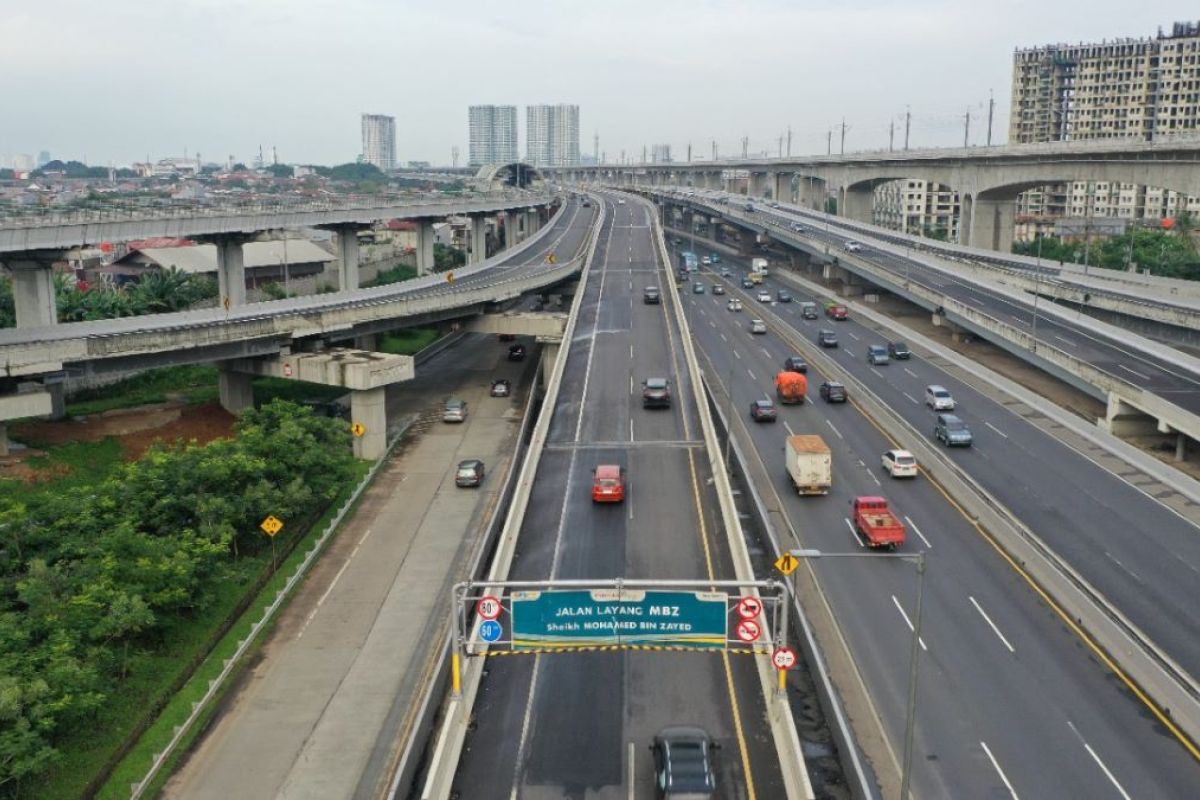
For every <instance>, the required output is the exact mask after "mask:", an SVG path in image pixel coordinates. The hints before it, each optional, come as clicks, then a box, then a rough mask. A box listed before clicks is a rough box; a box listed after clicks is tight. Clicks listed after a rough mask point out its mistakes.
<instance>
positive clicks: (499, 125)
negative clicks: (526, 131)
mask: <svg viewBox="0 0 1200 800" xmlns="http://www.w3.org/2000/svg"><path fill="white" fill-rule="evenodd" d="M467 125H468V128H469V130H468V134H469V145H470V146H469V148H468V153H467V163H468V164H469V165H470V166H472V167H478V166H482V165H484V164H511V163H512V162H514V161H516V160H517V107H516V106H471V107H470V108H469V109H468V111H467Z"/></svg>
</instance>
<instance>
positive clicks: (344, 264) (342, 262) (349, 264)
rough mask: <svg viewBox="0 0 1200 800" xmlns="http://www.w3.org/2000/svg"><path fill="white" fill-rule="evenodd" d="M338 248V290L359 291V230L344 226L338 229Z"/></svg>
mask: <svg viewBox="0 0 1200 800" xmlns="http://www.w3.org/2000/svg"><path fill="white" fill-rule="evenodd" d="M337 246H338V250H337V252H338V261H339V265H338V266H339V269H340V270H341V271H340V272H339V273H338V289H339V290H341V291H347V290H350V289H357V288H358V286H359V282H358V228H357V227H353V226H349V225H347V226H342V227H339V228H338V229H337Z"/></svg>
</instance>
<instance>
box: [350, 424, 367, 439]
mask: <svg viewBox="0 0 1200 800" xmlns="http://www.w3.org/2000/svg"><path fill="white" fill-rule="evenodd" d="M350 432H351V433H353V434H354V435H355V436H362V435H364V434H365V433H366V432H367V426H366V425H363V424H362V423H361V422H356V423H354V424H353V425H351V426H350Z"/></svg>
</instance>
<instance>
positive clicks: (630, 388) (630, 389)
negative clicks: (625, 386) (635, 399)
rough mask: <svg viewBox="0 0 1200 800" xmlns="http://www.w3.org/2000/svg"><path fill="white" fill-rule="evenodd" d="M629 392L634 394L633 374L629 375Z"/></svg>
mask: <svg viewBox="0 0 1200 800" xmlns="http://www.w3.org/2000/svg"><path fill="white" fill-rule="evenodd" d="M629 393H630V394H633V376H632V375H630V376H629Z"/></svg>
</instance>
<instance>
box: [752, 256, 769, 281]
mask: <svg viewBox="0 0 1200 800" xmlns="http://www.w3.org/2000/svg"><path fill="white" fill-rule="evenodd" d="M750 271H751V272H753V273H755V274H756V275H762V276H763V277H764V278H765V277H767V260H766V259H765V258H752V259H750Z"/></svg>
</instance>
